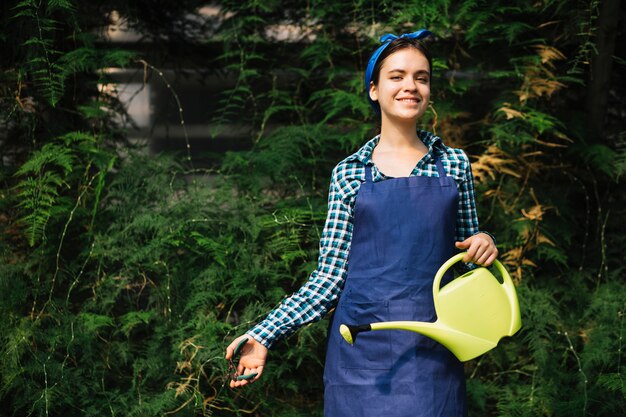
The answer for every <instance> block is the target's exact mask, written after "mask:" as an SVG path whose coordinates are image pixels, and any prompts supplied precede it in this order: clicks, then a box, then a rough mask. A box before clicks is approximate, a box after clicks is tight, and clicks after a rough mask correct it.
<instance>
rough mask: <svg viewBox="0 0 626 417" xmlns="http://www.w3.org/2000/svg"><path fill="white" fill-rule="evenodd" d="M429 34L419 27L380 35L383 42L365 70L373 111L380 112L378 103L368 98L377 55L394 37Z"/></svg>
mask: <svg viewBox="0 0 626 417" xmlns="http://www.w3.org/2000/svg"><path fill="white" fill-rule="evenodd" d="M430 35H432V32H430V31H428V30H426V29H420V30H418V31H417V32H413V33H405V34H402V35H400V36H396V35H394V34H392V33H387V34H385V35H383V36H381V37H380V41H381V42H382V43H383V44H382V45H380V46H379V47H378V49H377V50H375V51H374V53H373V54H372V56H371V57H370V60H369V62H368V63H367V69H366V70H365V92H366V94H367V99H368V100H369V101H370V104H371V105H372V107H373V108H374V111H375V112H376V114H380V105H379V104H378V103H375V102H373V101H372V99H371V98H370V94H369V91H370V82H371V81H372V73H373V72H374V67H375V66H376V62H377V61H378V57H380V54H382V53H383V51H384V50H385V49H386V48H387V47H388V46H389V44H390V43H391V41H393V40H394V39H398V38H408V39H418V40H419V39H422V38H425V37H427V36H430Z"/></svg>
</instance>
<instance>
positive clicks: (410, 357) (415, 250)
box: [324, 159, 467, 417]
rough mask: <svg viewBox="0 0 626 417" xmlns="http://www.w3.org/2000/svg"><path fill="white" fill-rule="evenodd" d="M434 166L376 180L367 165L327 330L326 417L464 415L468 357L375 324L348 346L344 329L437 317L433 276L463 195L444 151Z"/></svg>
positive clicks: (447, 249)
mask: <svg viewBox="0 0 626 417" xmlns="http://www.w3.org/2000/svg"><path fill="white" fill-rule="evenodd" d="M436 165H437V171H438V174H439V177H423V176H413V177H403V178H391V179H387V180H384V181H380V182H376V183H374V182H373V181H372V170H371V167H370V165H366V167H365V182H364V183H363V184H361V188H360V189H359V193H358V195H357V197H356V203H355V209H354V210H355V211H354V219H353V225H354V227H353V235H352V243H351V248H350V255H349V262H348V275H347V279H346V282H345V286H344V289H343V292H342V295H341V298H340V300H339V303H338V305H337V308H336V309H335V313H334V317H333V319H332V322H331V327H330V334H329V338H328V349H327V355H326V366H325V369H324V416H325V417H365V416H371V417H409V416H410V417H417V416H423V417H437V416H447V417H452V416H454V417H460V416H466V415H467V409H466V394H465V376H464V371H463V365H462V363H461V362H459V361H458V359H456V357H455V356H454V355H452V354H451V353H450V352H449V351H448V350H447V349H446V348H444V347H443V346H442V345H440V344H439V343H437V342H435V341H434V340H432V339H429V338H427V337H425V336H422V335H419V334H417V333H413V332H407V331H399V330H377V331H371V332H366V333H362V334H360V335H359V336H358V339H357V341H356V343H355V344H354V345H353V346H350V345H349V344H347V343H346V342H345V341H344V340H343V338H342V337H341V335H340V334H339V325H340V324H342V323H349V324H366V323H371V322H377V321H391V320H417V321H429V322H432V321H435V320H436V318H437V317H436V314H435V309H434V304H433V296H432V283H433V278H434V276H435V273H436V272H437V270H438V269H439V267H440V266H441V265H442V264H443V263H444V262H445V261H446V260H447V259H448V258H449V257H451V256H452V255H453V254H454V253H455V247H454V236H455V225H456V213H457V207H458V198H459V195H458V190H457V187H456V184H455V183H454V179H453V178H452V177H448V176H447V175H446V174H445V171H444V169H443V166H442V164H441V161H440V160H439V159H437V160H436ZM450 279H451V277H450V276H448V277H445V278H444V283H443V284H445V282H448V281H449V280H450ZM443 284H442V285H443Z"/></svg>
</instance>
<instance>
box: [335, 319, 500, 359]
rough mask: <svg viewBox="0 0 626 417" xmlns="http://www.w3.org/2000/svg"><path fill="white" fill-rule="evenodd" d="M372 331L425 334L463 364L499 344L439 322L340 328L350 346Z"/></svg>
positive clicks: (390, 322) (346, 326)
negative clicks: (363, 334) (402, 331)
mask: <svg viewBox="0 0 626 417" xmlns="http://www.w3.org/2000/svg"><path fill="white" fill-rule="evenodd" d="M370 330H408V331H411V332H415V333H420V334H423V335H424V336H427V337H429V338H431V339H433V340H436V341H437V342H439V343H441V344H442V345H443V346H445V347H446V348H447V349H448V350H449V351H451V352H452V353H453V354H454V356H456V357H457V358H458V359H459V360H460V361H462V362H464V361H468V360H470V359H473V358H475V357H477V356H480V355H482V354H483V353H485V352H487V351H489V350H491V349H493V348H494V347H496V345H497V344H498V343H497V341H496V342H494V341H493V340H486V339H483V338H480V337H476V336H473V335H471V334H467V333H462V332H460V331H458V330H456V329H452V328H449V327H447V326H445V325H443V324H442V323H438V322H434V323H427V322H420V321H386V322H379V323H371V324H361V325H355V326H351V325H346V324H342V325H341V326H340V327H339V332H340V333H341V336H342V337H343V338H344V340H345V341H346V342H348V343H350V344H354V342H355V341H356V338H357V336H358V335H359V333H362V332H367V331H370Z"/></svg>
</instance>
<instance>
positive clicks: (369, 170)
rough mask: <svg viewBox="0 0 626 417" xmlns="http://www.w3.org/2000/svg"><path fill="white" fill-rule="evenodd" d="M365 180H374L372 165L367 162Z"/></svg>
mask: <svg viewBox="0 0 626 417" xmlns="http://www.w3.org/2000/svg"><path fill="white" fill-rule="evenodd" d="M365 182H372V167H371V166H370V165H369V164H365Z"/></svg>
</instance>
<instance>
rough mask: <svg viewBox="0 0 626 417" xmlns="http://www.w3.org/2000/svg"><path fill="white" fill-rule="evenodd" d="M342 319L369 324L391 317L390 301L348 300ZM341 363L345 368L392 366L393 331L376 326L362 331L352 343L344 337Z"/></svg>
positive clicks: (344, 305) (343, 308)
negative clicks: (376, 327) (373, 328)
mask: <svg viewBox="0 0 626 417" xmlns="http://www.w3.org/2000/svg"><path fill="white" fill-rule="evenodd" d="M342 310H343V311H342V313H343V314H341V316H342V323H345V324H368V323H375V322H379V321H389V302H388V301H375V302H360V303H354V302H346V303H344V304H343V306H342ZM339 353H340V360H339V366H340V367H341V368H346V369H378V370H386V369H391V365H392V357H391V331H390V330H376V331H369V332H363V333H359V335H358V337H357V339H356V342H355V343H354V344H353V345H349V344H348V343H347V342H346V341H345V340H343V339H341V343H340V344H339Z"/></svg>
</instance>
